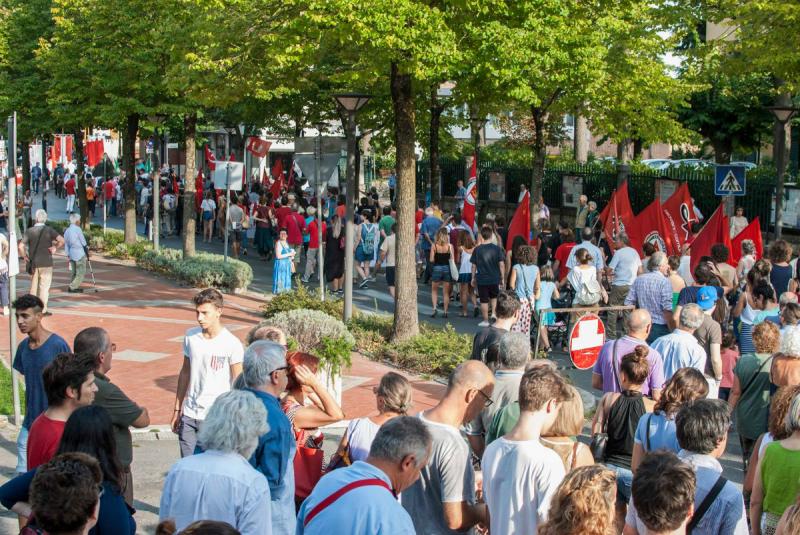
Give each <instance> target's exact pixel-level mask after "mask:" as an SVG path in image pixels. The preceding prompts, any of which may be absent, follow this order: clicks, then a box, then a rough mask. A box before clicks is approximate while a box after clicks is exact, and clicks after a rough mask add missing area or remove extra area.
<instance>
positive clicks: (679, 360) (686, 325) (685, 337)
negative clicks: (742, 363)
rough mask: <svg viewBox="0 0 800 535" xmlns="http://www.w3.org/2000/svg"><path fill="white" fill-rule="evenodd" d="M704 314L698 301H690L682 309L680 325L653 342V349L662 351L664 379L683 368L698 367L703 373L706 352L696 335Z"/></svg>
mask: <svg viewBox="0 0 800 535" xmlns="http://www.w3.org/2000/svg"><path fill="white" fill-rule="evenodd" d="M703 319H704V314H703V311H702V310H701V309H700V306H699V305H697V304H696V303H689V304H687V305H686V306H684V307H683V308H682V309H681V315H680V317H679V322H678V327H677V328H676V329H675V330H674V331H673V332H672V333H670V334H667V335H665V336H662V337H660V338H658V339H657V340H656V341H655V342H653V343H652V346H653V349H655V350H656V351H658V352H659V353H661V357H662V359H663V360H664V379H665V381H669V379H670V378H671V377H672V376H673V375H675V372H676V371H678V370H679V369H681V368H697V370H698V371H699V372H700V373H703V372H704V370H705V365H706V352H705V350H704V349H703V346H701V345H700V343H699V342H698V341H697V339H696V338H695V337H694V331H696V330H697V329H698V328H699V327H700V326H701V325H702V324H703Z"/></svg>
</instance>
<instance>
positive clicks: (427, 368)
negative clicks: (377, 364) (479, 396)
mask: <svg viewBox="0 0 800 535" xmlns="http://www.w3.org/2000/svg"><path fill="white" fill-rule="evenodd" d="M349 328H350V331H351V332H352V333H353V336H355V337H356V347H357V348H358V350H359V351H360V352H362V353H364V354H365V355H367V356H369V357H370V358H372V359H374V360H379V361H381V360H388V361H390V362H392V363H393V364H395V365H396V366H399V367H400V368H403V369H407V370H411V371H414V372H416V373H430V374H437V375H448V374H449V373H450V372H451V371H453V369H454V368H455V367H456V366H458V364H459V363H461V362H463V361H464V360H466V359H467V358H469V354H470V352H471V351H472V338H471V337H470V336H469V335H466V334H459V333H457V332H456V331H455V330H454V329H453V327H452V325H449V324H448V325H447V326H446V327H445V328H444V329H441V328H438V327H431V326H429V325H427V324H424V323H423V324H421V325H420V333H419V334H418V335H417V336H414V337H412V338H410V339H409V340H406V341H405V342H392V343H387V342H386V340H387V339H388V336H389V334H390V333H391V330H392V318H391V317H389V316H378V315H373V314H369V315H368V314H362V315H361V316H359V317H358V318H356V319H353V320H351V322H350V324H349Z"/></svg>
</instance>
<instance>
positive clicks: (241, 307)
mask: <svg viewBox="0 0 800 535" xmlns="http://www.w3.org/2000/svg"><path fill="white" fill-rule="evenodd" d="M92 264H93V267H94V272H95V277H96V279H97V288H98V290H99V291H98V292H97V293H94V292H92V291H91V287H92V286H91V277H88V280H87V282H85V283H84V285H83V288H84V290H85V291H86V293H83V294H70V293H67V292H66V285H67V282H68V280H69V277H70V273H69V271H67V268H66V260H65V258H64V257H63V256H61V257H58V256H57V257H56V266H55V272H54V276H53V287H52V288H51V291H50V303H49V308H50V310H51V311H52V312H53V316H51V317H48V318H45V320H44V322H45V325H46V326H47V328H48V329H50V330H52V331H54V332H56V333H58V334H60V335H61V336H63V337H64V338H65V339H66V340H67V342H68V343H69V344H70V345H72V340H73V339H74V337H75V335H76V334H77V333H78V332H79V331H80V330H81V329H84V328H86V327H89V326H92V325H96V326H99V327H103V328H104V329H106V330H107V331H108V332H109V333H110V335H111V338H112V341H113V342H114V343H115V344H116V345H117V351H116V352H115V354H114V359H113V361H112V369H111V371H110V372H109V377H110V378H111V380H112V381H114V382H115V383H116V384H118V385H119V386H120V387H121V388H122V389H123V390H124V391H125V392H126V393H128V395H129V396H131V398H133V399H134V400H135V401H136V402H138V403H140V404H142V405H144V406H146V407H147V408H148V411H149V412H150V417H151V421H152V423H153V424H155V425H163V424H167V423H168V422H169V419H170V417H171V416H172V407H173V402H174V396H175V388H176V386H177V378H178V371H179V370H180V366H181V357H182V341H183V334H184V332H185V331H186V329H188V328H190V327H193V326H195V325H197V324H196V322H195V317H194V309H193V307H192V306H191V304H190V299H191V297H192V295H193V294H194V293H195V291H196V290H195V289H193V288H188V287H185V286H180V285H178V284H177V283H175V282H173V281H170V280H167V279H163V278H160V277H157V276H154V275H153V274H150V273H147V272H144V271H142V270H139V269H137V268H135V267H132V266H127V265H124V264H123V263H120V262H117V261H114V260H111V259H103V258H100V257H94V258H93V260H92ZM17 280H18V283H17V286H18V288H17V295H22V294H23V293H25V292H26V291H27V290H28V288H29V287H30V280H29V278H28V276H27V275H25V274H21V275H20V276H19V277H18V278H17ZM263 302H264V300H263V298H261V297H260V296H256V295H253V294H248V295H232V294H231V295H226V296H225V304H226V306H225V310H224V313H223V322H224V324H225V325H226V326H227V327H228V328H229V329H230V330H231V331H232V332H233V333H234V334H235V335H236V336H237V337H239V338H240V339H244V337H245V335H246V334H247V331H248V330H249V328H250V327H251V326H252V325H254V324H256V323H258V321H259V320H260V314H259V309H260V307H261V306H262V304H263ZM7 322H8V319H7V318H0V325H2V326H0V347H2V348H3V349H2V351H1V352H0V353H2V355H3V357H4V358H5V359H6V362H8V339H9V330H8V325H7ZM17 336H18V339H19V336H20V333H19V332H17ZM390 369H391V368H389V367H387V366H384V365H382V364H379V363H375V362H371V361H369V360H367V359H365V358H363V357H361V356H360V355H357V354H354V355H353V365H352V367H351V368H350V369H348V370H345V372H344V376H343V385H344V386H343V388H344V391H343V396H342V401H343V403H342V404H343V408H344V411H345V414H346V415H347V418H357V417H361V416H366V415H368V414H371V413H373V412H374V411H375V400H374V395H373V393H372V387H373V386H375V385H377V383H378V381H379V380H380V377H381V376H382V375H383V374H384V373H386V372H387V371H389V370H390ZM407 376H408V377H409V379H410V380H411V381H412V384H413V385H414V400H415V409H416V410H419V409H424V408H427V407H430V406H431V405H433V403H434V402H435V400H436V399H438V398H439V397H440V396H441V394H442V392H443V391H444V387H443V386H442V385H440V384H437V383H433V382H430V381H425V380H423V379H421V378H419V377H414V376H410V375H407Z"/></svg>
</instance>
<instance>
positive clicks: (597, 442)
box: [589, 339, 620, 462]
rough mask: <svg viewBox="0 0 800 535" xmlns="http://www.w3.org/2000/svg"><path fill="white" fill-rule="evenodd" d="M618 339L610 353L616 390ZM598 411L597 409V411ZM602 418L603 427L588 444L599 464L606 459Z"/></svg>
mask: <svg viewBox="0 0 800 535" xmlns="http://www.w3.org/2000/svg"><path fill="white" fill-rule="evenodd" d="M618 341H619V339H616V340H614V345H613V346H612V348H613V349H612V351H611V368H612V370H613V371H614V384H615V385H616V386H617V388H620V386H619V379H618V378H617V342H618ZM598 410H599V409H598ZM601 416H602V418H603V427H602V429H601V430H600V432H599V433H594V434H593V435H592V441H591V443H590V444H589V450H590V451H591V452H592V457H594V460H595V461H598V462H601V461H605V458H606V446H608V421H607V419H606V416H605V415H604V414H603V415H601Z"/></svg>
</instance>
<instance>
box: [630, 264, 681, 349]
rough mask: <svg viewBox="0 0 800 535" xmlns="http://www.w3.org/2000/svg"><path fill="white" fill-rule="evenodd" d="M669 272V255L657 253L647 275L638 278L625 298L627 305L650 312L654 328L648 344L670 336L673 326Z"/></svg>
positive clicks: (648, 338)
mask: <svg viewBox="0 0 800 535" xmlns="http://www.w3.org/2000/svg"><path fill="white" fill-rule="evenodd" d="M668 270H669V264H668V263H667V255H665V254H664V253H662V252H661V251H656V252H655V253H653V254H652V255H651V256H650V260H648V262H647V273H645V274H643V275H639V276H638V277H636V280H635V281H633V284H632V285H631V288H630V291H629V292H628V296H627V297H625V304H626V305H635V306H636V308H643V309H645V310H647V311H648V312H650V316H651V319H652V323H653V326H652V327H651V329H650V334H649V335H648V336H647V343H648V344H652V343H653V340H655V339H656V338H658V337H659V336H664V335H665V334H668V333H669V331H670V329H671V327H672V325H673V320H672V285H671V284H670V282H669V279H668V278H667V271H668Z"/></svg>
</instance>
